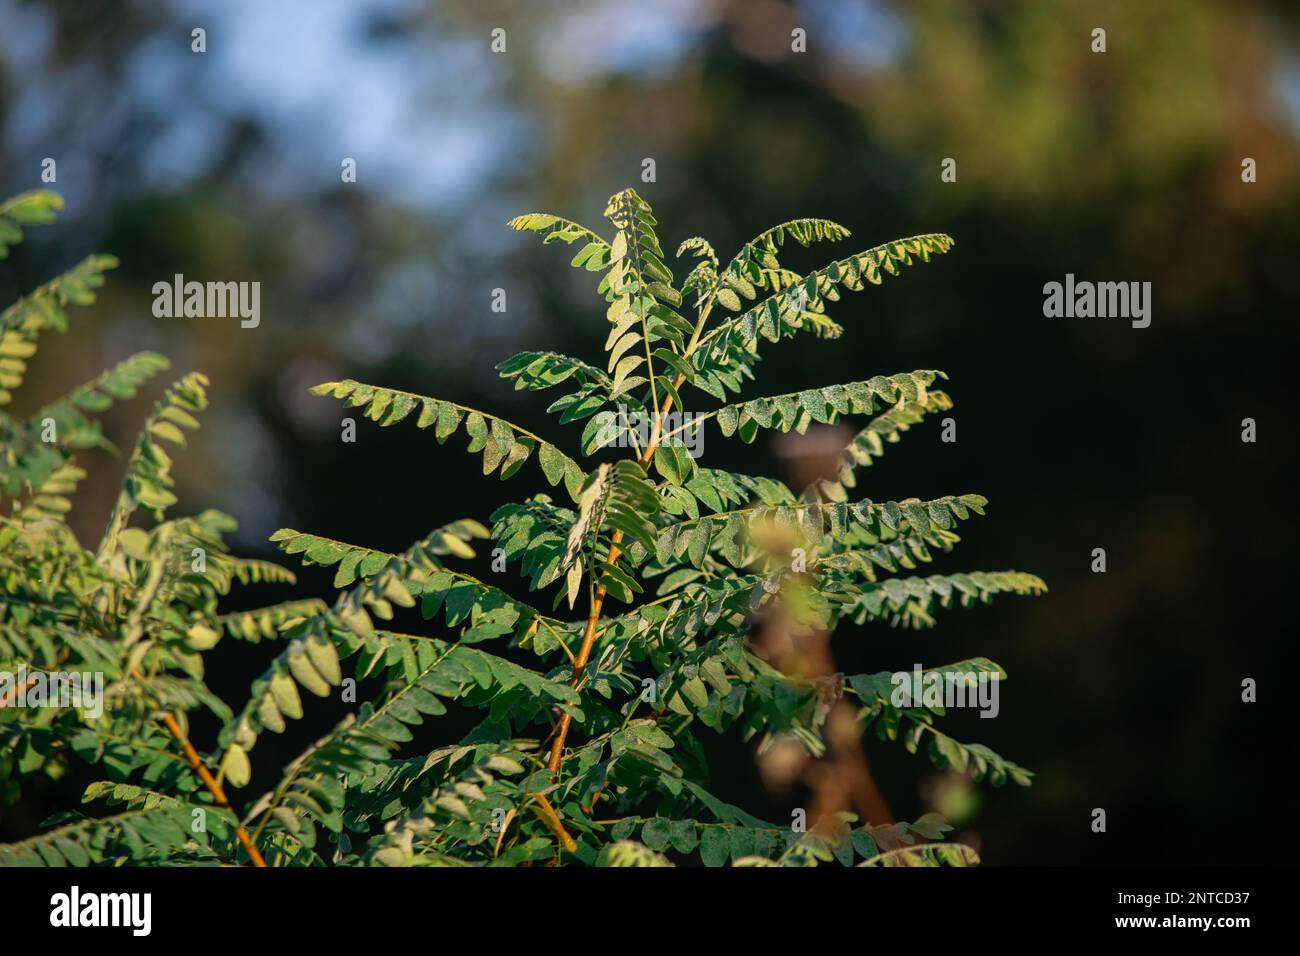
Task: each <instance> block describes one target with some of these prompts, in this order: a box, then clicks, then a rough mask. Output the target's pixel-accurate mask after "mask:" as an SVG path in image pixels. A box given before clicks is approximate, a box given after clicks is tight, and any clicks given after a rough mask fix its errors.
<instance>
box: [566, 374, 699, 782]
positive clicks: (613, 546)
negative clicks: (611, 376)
mask: <svg viewBox="0 0 1300 956" xmlns="http://www.w3.org/2000/svg"><path fill="white" fill-rule="evenodd" d="M682 381H684V380H683V379H682V377H681V376H680V375H679V376H677V380H676V382H675V383H674V385H673V387H674V388H680V387H681V383H682ZM672 401H673V400H672V396H668V397H667V398H665V399H664V406H663V408H662V409H661V410H660V412H659V416H658V417H657V418H656V419H655V423H654V428H653V429H652V431H651V433H650V440H649V441H648V442H646V446H645V450H644V451H643V452H641V457H640V459H638V463H639V464H640V465H641V467H642V468H645V467H647V466H648V465H649V464H650V459H651V458H653V457H654V453H655V446H656V445H657V444H658V442H659V433H660V427H659V422H660V420H661V419H662V418H663V416H664V415H667V414H668V409H669V408H670V407H671V406H672ZM622 541H623V532H622V531H615V532H614V533H613V534H612V535H610V539H609V558H608V559H607V560H608V561H609V563H610V564H613V563H614V562H615V561H616V560H618V556H619V555H620V554H621V553H622V552H621V551H620V550H619V547H618V546H619V545H620V544H621V543H622ZM604 603H605V586H604V585H597V586H596V592H595V593H594V594H593V595H592V596H591V613H590V614H588V615H587V629H586V630H585V631H583V633H582V646H581V647H579V648H578V656H577V657H575V658H574V660H573V680H572V682H571V685H570V686H572V687H575V688H576V687H577V686H578V684H579V683H580V682H581V681H582V671H583V668H585V667H586V666H587V659H588V658H589V657H591V648H592V646H593V645H594V644H595V643H596V625H597V624H598V623H599V622H600V609H601V607H602V606H603V605H604ZM572 722H573V718H572V717H570V716H569V715H568V714H561V715H560V723H559V726H558V728H557V732H556V734H555V739H554V740H553V741H552V742H551V759H550V760H549V761H548V762H547V766H548V767H549V768H550V771H551V773H555V772H556V771H558V770H559V769H560V763H561V761H562V760H563V759H564V741H565V738H567V737H568V736H569V724H570V723H572Z"/></svg>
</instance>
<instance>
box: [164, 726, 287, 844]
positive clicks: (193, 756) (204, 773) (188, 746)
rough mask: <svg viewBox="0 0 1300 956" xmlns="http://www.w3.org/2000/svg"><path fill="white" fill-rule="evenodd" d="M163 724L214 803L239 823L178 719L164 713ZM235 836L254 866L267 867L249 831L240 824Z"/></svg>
mask: <svg viewBox="0 0 1300 956" xmlns="http://www.w3.org/2000/svg"><path fill="white" fill-rule="evenodd" d="M162 722H163V725H164V726H165V727H166V728H167V729H168V731H170V732H171V735H172V736H173V737H175V738H176V742H177V743H179V744H180V745H181V750H182V751H184V753H185V760H186V761H187V762H188V763H189V765H190V769H191V770H193V771H194V772H195V773H197V774H198V775H199V779H200V780H202V781H203V785H204V786H205V787H207V788H208V792H209V793H210V794H212V799H213V802H215V803H216V805H217V806H219V807H220V808H221V809H223V810H225V811H227V812H228V813H230V815H231V816H233V817H234V818H235V820H236V821H238V820H239V816H238V814H236V813H235V811H234V810H233V809H232V808H231V806H230V801H229V800H227V799H226V791H225V790H223V789H222V788H221V784H220V783H219V782H218V780H217V778H216V777H214V776H212V771H210V770H208V768H207V767H206V766H205V765H204V763H203V759H202V758H201V757H199V753H198V751H197V750H195V749H194V745H193V744H192V743H190V742H189V739H188V738H187V737H186V736H185V731H183V730H181V725H180V724H179V723H177V721H176V718H175V717H173V716H172V715H171V713H170V712H169V711H164V712H163V715H162ZM235 836H236V837H237V838H238V839H239V842H240V844H242V845H243V847H244V850H245V851H246V852H247V853H248V859H249V860H250V861H252V864H253V866H255V867H264V866H266V860H264V859H262V854H261V852H260V851H259V850H258V849H257V847H256V846H255V845H254V844H253V841H252V840H251V839H249V836H248V831H247V830H245V829H244V828H243V826H241V825H240V824H239V823H236V824H235Z"/></svg>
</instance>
